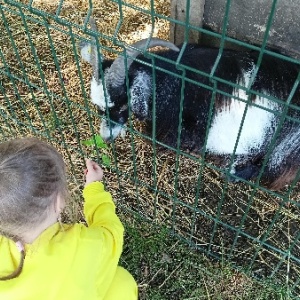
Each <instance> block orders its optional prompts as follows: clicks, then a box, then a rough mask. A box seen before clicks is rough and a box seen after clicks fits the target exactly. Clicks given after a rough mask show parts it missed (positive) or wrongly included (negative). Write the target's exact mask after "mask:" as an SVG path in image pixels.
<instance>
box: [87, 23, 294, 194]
mask: <svg viewBox="0 0 300 300" xmlns="http://www.w3.org/2000/svg"><path fill="white" fill-rule="evenodd" d="M91 26H92V29H94V30H96V26H95V23H94V21H93V20H91ZM147 43H148V44H149V45H148V47H149V48H151V47H154V46H162V47H167V48H169V50H161V51H156V52H155V53H156V55H159V56H160V57H163V58H167V59H168V60H171V61H176V60H177V58H178V55H179V51H180V48H181V47H179V48H177V47H176V46H175V45H173V44H172V43H170V42H167V41H163V40H160V39H152V40H150V42H148V41H147V40H142V41H139V42H137V43H135V44H133V45H132V47H130V48H128V49H127V51H126V53H127V56H128V58H127V61H126V66H127V69H128V88H127V86H126V76H125V74H126V73H125V72H126V68H125V59H124V57H123V56H120V57H118V58H116V59H115V60H107V59H104V60H102V62H101V63H100V65H101V66H102V71H103V73H102V74H104V78H103V81H102V79H101V76H100V74H101V72H100V70H99V69H98V61H97V49H96V47H95V46H94V44H90V43H85V44H82V45H81V54H82V56H83V58H84V59H85V60H87V61H88V62H90V63H91V65H92V66H93V72H94V76H93V78H92V82H91V99H92V102H93V103H95V104H96V105H97V106H98V108H99V112H100V113H101V114H105V112H106V110H108V111H109V117H110V120H111V121H113V122H111V121H107V120H106V119H103V120H102V123H101V126H100V134H101V136H102V137H103V138H104V139H105V140H109V139H115V138H116V137H117V136H118V135H119V134H120V133H121V132H122V130H123V125H124V124H125V123H126V122H127V120H128V110H129V107H128V101H130V103H129V106H130V109H131V110H132V112H133V114H134V115H135V116H136V117H137V118H138V119H139V120H141V121H144V122H145V123H146V128H147V129H146V130H147V132H146V133H148V134H149V135H150V136H151V134H152V126H153V120H152V116H153V112H152V106H153V90H155V108H156V118H155V124H156V140H157V141H159V142H162V143H164V144H167V145H169V146H172V147H176V146H177V137H178V126H179V125H180V118H179V114H180V101H181V90H182V84H183V80H182V79H181V78H180V76H178V75H180V74H182V71H181V70H180V69H178V68H176V65H175V64H172V63H169V62H167V61H165V60H160V59H155V68H156V70H155V75H156V80H155V83H154V82H153V78H152V74H153V67H152V66H151V65H152V60H151V59H150V58H148V57H145V56H144V55H142V54H141V51H139V49H140V50H145V47H146V45H147ZM218 54H219V50H218V49H216V48H208V47H202V46H199V45H192V44H189V45H187V46H186V48H185V49H184V52H183V54H182V57H181V60H180V64H181V65H183V67H184V66H187V67H190V68H194V69H196V70H200V71H201V72H204V73H206V74H210V73H211V71H212V68H213V66H214V64H215V61H216V59H217V56H218ZM135 58H138V59H139V60H140V61H143V62H145V64H142V63H140V62H138V61H136V60H134V59H135ZM257 59H258V55H257V54H256V53H255V52H241V51H233V50H224V51H223V53H222V56H221V59H220V61H219V63H218V65H217V68H216V70H215V73H214V76H215V77H218V78H220V79H221V80H219V81H218V83H217V89H218V91H221V92H216V93H215V95H214V97H212V91H211V89H207V88H206V87H205V86H203V85H206V86H210V87H212V82H211V81H210V79H209V77H208V76H204V75H201V74H197V73H196V72H193V71H192V70H189V69H186V74H185V77H186V79H187V80H185V83H184V84H185V87H184V92H183V94H184V99H183V107H182V108H183V110H182V124H181V126H182V127H181V143H180V148H181V149H182V150H186V151H191V152H193V153H202V151H203V147H204V142H205V138H206V131H207V129H208V134H207V143H206V152H207V153H209V154H211V155H212V156H214V157H217V158H220V161H221V160H222V161H223V158H228V157H230V155H231V154H232V153H233V152H234V149H235V160H234V163H233V165H232V167H231V171H230V173H231V174H234V175H235V176H237V177H240V178H243V179H246V180H248V179H251V178H255V177H256V176H257V175H258V174H259V171H260V168H261V165H262V164H263V162H264V159H266V154H267V153H270V156H268V157H269V158H268V159H267V161H265V162H264V164H265V169H264V171H263V173H262V177H261V182H262V183H263V184H265V185H266V186H267V187H269V188H270V189H273V190H279V189H281V188H283V187H284V186H285V185H286V184H289V183H291V182H292V181H293V180H294V179H295V177H296V176H297V173H298V170H299V168H300V124H299V122H297V119H299V116H300V111H299V109H298V108H297V106H298V105H299V104H300V92H299V88H298V87H297V90H296V92H295V94H294V96H293V97H292V99H289V95H290V93H291V91H292V89H293V86H294V84H295V81H296V79H297V76H298V71H299V70H298V68H297V66H295V65H294V64H292V63H290V62H287V61H282V60H280V59H277V58H274V57H272V56H270V55H266V54H265V55H264V56H263V59H262V62H261V65H260V67H259V69H258V70H257V69H256V62H257ZM162 70H168V73H166V72H164V71H162ZM170 72H171V73H172V74H174V75H170ZM255 73H256V76H255V78H254V80H253V81H252V82H251V80H252V77H253V75H254V74H255ZM176 75H177V76H176ZM192 81H194V82H198V83H201V84H203V85H202V86H199V85H197V84H195V83H193V82H192ZM225 81H229V82H230V83H232V84H233V85H230V84H226V83H225ZM102 82H103V83H104V85H103V84H102ZM250 82H251V83H252V85H251V91H252V93H251V91H250V93H249V92H248V94H247V93H246V89H247V88H248V85H249V83H250ZM234 84H237V85H238V86H239V87H238V88H237V87H236V86H235V85H234ZM127 91H129V93H130V95H127ZM253 91H254V92H253ZM105 95H106V99H105ZM264 95H265V97H264ZM270 97H274V98H276V99H282V100H283V101H281V102H280V101H279V102H277V101H273V100H271V99H269V98H270ZM128 99H129V100H128ZM212 99H214V103H213V110H212V115H211V116H209V112H210V106H211V103H212ZM288 100H291V103H292V104H293V105H294V107H288V106H287V103H286V101H288ZM247 101H248V102H247ZM247 103H248V104H247ZM283 111H287V117H286V118H285V119H284V120H282V118H281V117H282V112H283ZM292 119H294V120H292ZM295 119H296V121H295ZM209 120H211V122H210V124H208V121H209ZM208 125H209V126H208ZM279 125H280V126H279ZM279 127H280V128H281V129H280V130H279V131H278V132H277V129H278V128H279ZM238 137H239V138H238ZM274 137H276V139H275V143H274V141H273V140H274ZM271 143H272V145H274V146H273V148H270V144H271Z"/></svg>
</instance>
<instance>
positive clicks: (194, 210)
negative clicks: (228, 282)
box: [0, 0, 300, 298]
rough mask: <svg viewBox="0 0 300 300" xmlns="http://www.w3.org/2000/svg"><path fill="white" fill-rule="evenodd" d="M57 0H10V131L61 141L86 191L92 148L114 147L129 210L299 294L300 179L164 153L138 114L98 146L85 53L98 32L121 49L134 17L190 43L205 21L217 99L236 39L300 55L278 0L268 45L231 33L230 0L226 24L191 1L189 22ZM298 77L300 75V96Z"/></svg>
mask: <svg viewBox="0 0 300 300" xmlns="http://www.w3.org/2000/svg"><path fill="white" fill-rule="evenodd" d="M53 2H55V1H25V0H24V1H11V0H4V1H2V2H1V3H0V28H1V36H0V76H1V77H0V89H1V90H0V122H1V127H0V140H6V139H10V138H12V137H16V136H24V135H34V136H39V137H41V138H43V139H46V140H49V141H51V142H52V143H53V144H55V145H56V146H57V147H58V148H59V149H60V150H61V151H62V153H63V154H64V156H65V159H66V162H67V164H68V166H69V171H70V172H69V174H70V182H71V183H70V184H71V186H72V189H73V190H74V191H75V192H78V190H79V188H80V186H81V185H82V178H81V177H82V173H81V170H82V168H83V164H84V160H83V158H84V157H85V156H87V155H88V156H91V157H92V158H94V159H96V160H98V161H101V157H103V153H104V154H105V155H107V156H108V157H110V163H109V165H108V166H107V167H106V172H107V174H108V176H107V186H108V188H109V190H110V191H112V193H113V195H114V197H115V199H117V200H118V201H119V204H120V207H121V208H122V209H124V210H126V211H128V212H130V214H132V216H139V217H143V218H145V219H147V220H149V221H151V222H156V223H158V224H160V225H161V226H167V227H168V228H169V229H170V231H171V232H172V233H173V234H174V235H176V236H178V237H180V238H181V239H183V240H184V241H186V242H187V244H188V245H189V246H191V247H195V248H197V249H200V250H201V251H203V252H205V253H206V254H207V255H209V256H212V257H213V258H217V259H222V260H226V261H228V262H232V263H233V265H234V266H236V267H238V268H241V269H242V270H244V271H245V272H247V273H249V274H251V275H253V276H255V277H257V278H259V279H268V280H270V282H271V283H276V284H277V285H278V286H281V287H283V288H285V289H286V290H288V293H289V295H290V296H291V297H294V298H297V297H298V296H299V295H300V290H299V288H298V285H299V281H300V276H299V273H300V243H299V238H300V231H299V225H300V224H299V223H300V222H299V205H298V202H297V201H298V197H299V188H297V185H296V182H294V183H293V184H292V185H291V186H290V187H289V188H287V189H286V190H284V191H283V192H281V193H275V192H272V191H269V190H267V189H265V188H263V187H261V186H259V185H258V184H257V182H258V181H257V182H244V183H241V184H239V185H233V184H231V183H229V182H227V181H226V180H224V178H222V177H221V175H220V170H219V169H218V168H217V167H216V166H214V165H213V164H212V163H210V162H209V160H204V158H199V157H194V156H193V155H190V154H188V153H184V152H181V151H180V150H179V149H168V150H169V151H168V152H166V151H160V150H159V149H158V148H157V146H156V143H155V141H153V140H152V139H151V137H146V136H144V135H143V134H142V128H141V125H140V124H139V123H138V122H136V121H135V120H133V119H131V120H130V122H129V124H128V133H127V136H126V138H125V139H121V138H119V139H117V140H116V141H115V142H113V143H112V144H111V145H110V146H109V147H108V148H101V145H99V144H98V145H97V134H98V128H99V123H100V117H99V115H98V114H97V110H96V107H94V106H93V105H92V104H91V102H90V100H89V92H88V90H89V82H90V78H91V74H92V72H91V68H90V66H88V65H86V64H84V63H83V62H82V61H81V59H80V56H79V52H78V42H79V41H82V40H85V41H87V40H91V39H92V37H96V38H97V40H98V41H99V43H98V45H97V46H98V47H99V51H100V53H103V54H104V55H107V56H111V57H113V56H115V55H116V54H119V53H123V48H122V45H123V42H121V39H120V35H121V36H123V37H124V36H126V34H127V33H128V32H130V31H134V30H135V29H136V26H137V27H138V26H141V24H140V23H139V22H135V21H134V20H135V19H136V18H139V17H137V16H143V18H144V19H143V20H146V22H148V24H149V26H150V27H149V28H150V29H149V30H150V31H149V32H150V33H151V32H152V33H153V32H154V31H155V27H156V26H158V24H159V22H162V23H163V25H162V27H164V26H165V24H167V23H168V22H170V21H171V22H177V23H178V24H181V25H183V26H186V27H185V28H186V35H185V39H186V40H185V41H187V40H188V35H189V30H199V31H201V32H202V34H205V35H210V36H213V37H215V38H217V39H219V40H220V52H219V56H218V58H217V60H216V62H215V65H214V66H213V69H212V72H211V73H210V74H203V75H204V76H207V77H209V78H210V79H211V83H212V84H211V85H209V86H205V87H206V88H207V89H210V90H211V91H212V92H213V93H212V95H213V97H214V95H215V94H216V93H224V92H223V91H221V90H218V88H217V86H218V85H217V83H218V82H222V83H226V84H229V85H232V83H230V82H224V80H222V79H221V78H217V77H215V76H214V73H215V70H216V68H217V66H218V63H219V60H220V58H221V56H222V52H223V50H224V47H225V42H231V43H234V44H236V45H238V46H244V47H246V48H248V49H252V50H258V51H259V52H260V55H259V59H258V62H257V65H258V67H259V65H260V64H261V62H262V60H263V55H264V54H265V53H268V54H270V55H274V56H276V57H278V58H282V59H285V60H288V61H291V62H294V63H297V64H299V61H297V60H296V59H292V58H287V57H285V56H282V55H280V54H278V53H273V52H271V51H270V50H268V49H267V47H266V45H267V40H268V35H269V31H270V27H271V23H272V19H273V17H274V11H275V8H276V1H273V5H272V10H271V11H270V15H269V19H268V21H267V24H266V32H265V36H264V40H263V43H262V45H261V47H257V46H254V45H250V44H247V43H245V42H241V41H237V40H234V39H232V38H229V37H228V36H226V27H227V22H228V14H229V11H230V4H231V1H227V5H226V12H225V13H224V22H223V28H222V32H221V34H218V33H213V32H211V31H208V30H205V29H200V28H196V27H193V26H190V25H189V26H188V23H189V17H188V13H189V1H187V21H186V23H182V22H179V21H177V20H173V19H171V18H170V17H168V16H167V11H164V9H163V7H162V5H161V7H159V5H160V3H161V2H156V1H154V0H151V1H149V2H147V6H145V5H144V4H143V5H140V6H139V5H138V4H137V3H134V2H133V3H131V2H123V1H118V0H112V1H106V2H103V3H100V4H99V3H98V4H95V3H92V1H88V2H86V3H85V4H82V2H81V1H78V3H77V2H76V1H64V0H60V1H57V2H55V3H53ZM77 4H78V5H77ZM92 12H93V15H94V16H95V15H97V14H98V15H99V16H101V17H99V19H101V18H102V19H103V20H102V21H101V22H102V23H101V24H102V25H101V26H100V30H99V32H98V33H95V32H93V31H91V30H90V29H89V27H88V24H86V23H85V22H84V18H85V16H86V15H87V14H92ZM112 19H113V20H112ZM97 20H98V19H97ZM141 23H142V22H141ZM135 24H136V26H135ZM126 37H127V38H128V36H126ZM131 38H132V39H134V36H132V37H131ZM148 55H149V57H154V56H155V55H154V54H151V53H149V54H148ZM180 59H181V57H180V55H179V58H178V60H177V61H176V62H175V64H176V66H177V67H178V68H181V69H182V70H183V73H182V74H183V75H182V76H181V80H182V82H185V80H188V79H187V78H184V74H185V71H184V70H185V67H184V66H182V65H181V64H180ZM153 70H154V71H153V77H154V78H153V79H154V82H155V69H154V68H153ZM164 71H165V72H168V71H167V70H164ZM298 83H299V76H298V79H297V81H296V82H295V85H294V89H293V91H291V95H290V98H289V99H291V98H292V96H293V93H294V92H295V90H296V89H297V87H298ZM195 84H199V83H195ZM183 88H184V84H183ZM252 92H253V93H255V92H254V91H252ZM272 100H274V101H277V100H276V99H272ZM285 114H286V113H285ZM284 117H285V115H283V118H284ZM295 121H297V120H295ZM179 137H180V132H179ZM145 140H148V143H147V142H145ZM83 141H88V142H83ZM149 141H150V143H149ZM287 204H288V205H287Z"/></svg>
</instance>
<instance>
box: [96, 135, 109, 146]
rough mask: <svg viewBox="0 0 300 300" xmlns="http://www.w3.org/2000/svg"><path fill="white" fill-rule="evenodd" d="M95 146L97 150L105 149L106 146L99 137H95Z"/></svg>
mask: <svg viewBox="0 0 300 300" xmlns="http://www.w3.org/2000/svg"><path fill="white" fill-rule="evenodd" d="M95 141H96V145H97V146H98V147H99V148H103V149H107V145H106V144H105V142H104V140H103V138H102V137H101V136H100V135H95Z"/></svg>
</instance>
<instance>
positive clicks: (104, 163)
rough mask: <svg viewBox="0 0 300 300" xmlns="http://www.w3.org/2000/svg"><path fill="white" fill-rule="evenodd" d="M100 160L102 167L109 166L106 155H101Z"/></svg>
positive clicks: (108, 159)
mask: <svg viewBox="0 0 300 300" xmlns="http://www.w3.org/2000/svg"><path fill="white" fill-rule="evenodd" d="M101 159H102V163H103V165H104V166H106V167H109V166H110V158H109V157H108V155H106V154H102V156H101Z"/></svg>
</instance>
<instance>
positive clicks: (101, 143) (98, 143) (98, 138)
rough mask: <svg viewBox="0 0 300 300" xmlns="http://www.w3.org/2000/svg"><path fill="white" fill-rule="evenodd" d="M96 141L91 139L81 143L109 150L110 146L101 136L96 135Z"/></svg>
mask: <svg viewBox="0 0 300 300" xmlns="http://www.w3.org/2000/svg"><path fill="white" fill-rule="evenodd" d="M94 137H95V140H94V139H93V138H90V139H88V140H84V141H81V143H82V145H84V146H94V145H96V146H97V147H98V148H102V149H107V148H108V146H107V145H106V144H105V142H104V140H103V138H102V137H101V136H100V135H98V134H97V135H95V136H94Z"/></svg>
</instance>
